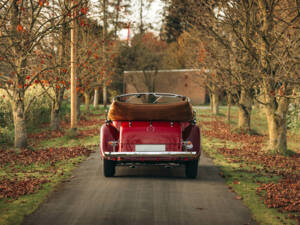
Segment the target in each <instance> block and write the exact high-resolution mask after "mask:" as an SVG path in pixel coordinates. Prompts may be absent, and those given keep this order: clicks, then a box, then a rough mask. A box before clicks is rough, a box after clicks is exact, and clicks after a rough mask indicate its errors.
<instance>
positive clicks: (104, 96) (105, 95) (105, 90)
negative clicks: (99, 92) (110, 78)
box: [103, 83, 107, 109]
mask: <svg viewBox="0 0 300 225" xmlns="http://www.w3.org/2000/svg"><path fill="white" fill-rule="evenodd" d="M106 105H107V87H106V84H105V83H104V84H103V106H104V108H105V109H106Z"/></svg>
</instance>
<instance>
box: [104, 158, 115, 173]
mask: <svg viewBox="0 0 300 225" xmlns="http://www.w3.org/2000/svg"><path fill="white" fill-rule="evenodd" d="M115 167H116V165H115V163H114V162H113V161H112V160H108V159H104V160H103V173H104V176H105V177H113V176H114V175H115V171H116V169H115Z"/></svg>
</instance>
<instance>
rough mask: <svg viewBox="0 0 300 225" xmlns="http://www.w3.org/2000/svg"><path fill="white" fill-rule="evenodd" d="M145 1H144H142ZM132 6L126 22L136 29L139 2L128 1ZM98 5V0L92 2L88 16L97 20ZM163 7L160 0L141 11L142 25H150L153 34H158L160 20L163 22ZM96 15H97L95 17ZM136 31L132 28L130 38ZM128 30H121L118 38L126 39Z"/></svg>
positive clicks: (136, 0)
mask: <svg viewBox="0 0 300 225" xmlns="http://www.w3.org/2000/svg"><path fill="white" fill-rule="evenodd" d="M144 1H145V0H144ZM130 2H131V4H132V8H131V14H130V15H128V18H127V21H126V22H129V21H130V23H131V24H132V25H133V26H135V27H137V26H138V24H139V20H140V19H139V17H140V16H139V12H140V11H139V6H140V0H131V1H130ZM98 4H99V0H92V5H93V6H92V9H91V11H90V13H89V14H90V16H91V17H93V18H97V17H98V18H99V16H98V15H99V14H98V13H97V5H98ZM163 7H164V4H163V3H162V2H161V0H153V2H152V4H151V5H150V8H149V9H144V11H143V16H144V18H143V22H144V24H146V25H147V24H151V26H152V27H153V29H151V30H150V31H152V32H153V33H155V34H157V35H158V34H159V30H160V27H161V26H162V20H163ZM97 14H98V15H97ZM101 22H102V21H101ZM135 30H136V29H134V27H132V29H131V30H130V36H131V37H132V36H133V35H134V32H136V31H135ZM127 34H128V30H127V29H122V30H120V32H119V36H120V39H121V40H124V39H126V38H127Z"/></svg>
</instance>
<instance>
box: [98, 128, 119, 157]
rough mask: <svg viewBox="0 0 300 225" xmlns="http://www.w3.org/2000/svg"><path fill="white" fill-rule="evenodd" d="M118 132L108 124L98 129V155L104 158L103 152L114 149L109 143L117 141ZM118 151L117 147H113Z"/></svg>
mask: <svg viewBox="0 0 300 225" xmlns="http://www.w3.org/2000/svg"><path fill="white" fill-rule="evenodd" d="M118 140H119V132H118V130H117V129H116V128H114V127H113V126H112V125H111V124H110V123H106V124H103V125H102V127H101V129H100V153H101V155H102V156H104V154H103V152H104V151H105V152H112V151H113V150H114V147H113V146H112V145H110V144H109V143H108V142H109V141H118ZM115 149H118V145H117V146H115Z"/></svg>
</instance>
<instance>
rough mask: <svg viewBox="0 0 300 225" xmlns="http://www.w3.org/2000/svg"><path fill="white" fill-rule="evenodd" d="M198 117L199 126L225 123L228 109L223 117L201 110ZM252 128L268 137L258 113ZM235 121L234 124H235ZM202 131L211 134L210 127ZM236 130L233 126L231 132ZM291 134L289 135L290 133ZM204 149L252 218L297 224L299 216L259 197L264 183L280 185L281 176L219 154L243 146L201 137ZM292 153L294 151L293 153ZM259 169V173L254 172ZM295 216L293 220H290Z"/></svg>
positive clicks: (234, 110)
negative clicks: (281, 210) (208, 123)
mask: <svg viewBox="0 0 300 225" xmlns="http://www.w3.org/2000/svg"><path fill="white" fill-rule="evenodd" d="M199 111H200V112H198V113H197V115H198V118H199V121H200V122H199V123H200V125H201V122H203V121H205V122H209V121H213V120H215V119H217V120H221V121H225V119H226V118H225V117H224V116H222V114H224V113H226V108H225V107H221V108H220V112H221V116H219V115H218V116H210V115H211V113H210V110H206V109H205V110H201V109H200V110H199ZM231 113H232V115H233V118H236V119H237V113H238V110H237V107H233V108H232V110H231ZM252 115H253V116H252V124H251V125H252V127H253V128H254V130H256V131H257V132H258V133H260V134H264V135H267V121H266V119H265V118H264V114H263V113H261V112H259V111H258V110H257V109H254V112H253V114H252ZM236 119H235V120H236ZM201 128H202V129H205V130H208V129H209V127H206V126H202V127H201ZM234 129H235V127H234V126H232V130H234ZM289 134H290V131H289ZM288 142H289V143H290V146H292V147H291V148H292V149H293V150H294V148H293V147H299V143H298V144H297V143H296V142H294V140H293V139H291V138H290V136H289V137H288ZM202 145H203V149H204V151H205V153H206V154H207V155H209V156H210V157H211V158H212V159H213V160H214V163H215V164H216V165H217V166H218V167H219V168H220V170H221V172H220V176H222V177H223V178H225V179H226V184H227V186H228V189H229V191H231V192H234V193H236V198H237V199H239V200H242V201H243V203H244V204H245V205H246V206H247V207H248V208H249V209H250V210H251V212H252V214H253V218H254V219H255V220H256V221H257V222H258V223H259V224H262V225H270V224H271V225H280V224H288V225H294V224H298V222H297V221H296V220H294V219H290V218H291V217H293V216H300V213H291V212H290V213H289V212H280V211H279V210H278V209H275V208H268V207H267V205H265V204H264V200H263V198H262V196H261V195H258V194H257V188H258V187H259V186H260V184H265V183H270V182H272V183H278V182H279V181H280V179H281V178H282V177H281V176H279V175H274V174H268V173H267V172H258V171H263V168H264V167H263V165H261V164H258V163H253V162H248V161H246V160H244V159H243V158H239V157H234V156H230V157H226V156H224V155H223V154H222V153H221V152H219V151H218V149H219V148H222V147H226V148H237V149H240V148H241V146H242V143H239V142H231V141H228V140H226V141H224V140H220V139H217V138H212V137H205V136H204V135H202ZM292 152H293V151H292ZM253 168H256V169H253ZM262 194H265V193H262ZM291 215H292V216H291Z"/></svg>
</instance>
